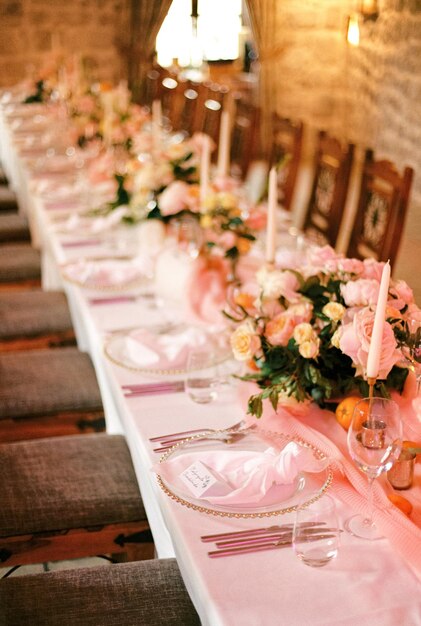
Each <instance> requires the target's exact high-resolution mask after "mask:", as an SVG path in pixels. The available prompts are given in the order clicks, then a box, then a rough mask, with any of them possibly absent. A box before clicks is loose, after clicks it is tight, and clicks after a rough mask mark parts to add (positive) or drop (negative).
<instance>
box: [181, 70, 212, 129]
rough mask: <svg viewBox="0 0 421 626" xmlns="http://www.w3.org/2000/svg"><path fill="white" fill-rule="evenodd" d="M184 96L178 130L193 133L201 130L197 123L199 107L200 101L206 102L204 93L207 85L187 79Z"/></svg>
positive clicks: (184, 85) (183, 90)
mask: <svg viewBox="0 0 421 626" xmlns="http://www.w3.org/2000/svg"><path fill="white" fill-rule="evenodd" d="M182 87H183V89H182V97H181V107H180V114H179V118H178V127H177V129H178V130H182V131H185V132H186V134H187V135H193V134H194V133H195V132H196V131H198V130H200V126H198V125H197V119H196V118H197V117H198V116H197V115H196V114H197V107H198V104H199V103H200V102H204V99H203V95H201V94H202V93H204V92H206V91H207V87H206V86H204V85H203V84H202V83H196V82H194V81H192V80H187V81H185V82H184V84H183V85H182Z"/></svg>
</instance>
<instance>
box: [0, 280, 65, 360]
mask: <svg viewBox="0 0 421 626" xmlns="http://www.w3.org/2000/svg"><path fill="white" fill-rule="evenodd" d="M74 344H75V334H74V330H73V324H72V319H71V316H70V311H69V307H68V305H67V299H66V296H65V295H64V293H61V292H54V291H41V290H39V289H30V290H24V291H0V352H10V351H16V350H33V349H37V348H38V349H39V348H52V347H57V346H64V345H74Z"/></svg>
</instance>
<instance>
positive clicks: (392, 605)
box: [0, 116, 421, 626]
mask: <svg viewBox="0 0 421 626" xmlns="http://www.w3.org/2000/svg"><path fill="white" fill-rule="evenodd" d="M0 150H1V159H2V162H3V164H4V166H5V168H6V172H7V174H8V176H9V177H10V178H11V180H12V184H13V186H14V188H15V189H16V190H17V192H18V196H19V199H20V200H21V202H22V210H23V211H24V212H25V213H27V215H28V217H29V219H30V223H31V226H32V228H33V233H34V237H35V243H36V245H37V246H39V247H40V248H41V249H42V252H43V268H44V280H45V284H46V286H48V287H50V288H51V287H54V288H57V287H60V288H62V289H64V290H65V292H66V294H67V296H68V299H69V304H70V308H71V312H72V316H73V320H74V324H75V328H76V332H77V337H78V342H79V347H80V348H81V349H82V350H85V351H87V352H89V354H90V355H91V358H92V360H93V363H94V366H95V369H96V372H97V376H98V381H99V385H100V388H101V392H102V396H103V401H104V406H105V411H106V419H107V428H108V431H109V432H123V433H125V435H126V437H127V442H128V445H129V447H130V451H131V454H132V458H133V463H134V466H135V470H136V474H137V477H138V480H139V485H140V488H141V492H142V497H143V499H144V503H145V508H146V511H147V514H148V518H149V521H150V525H151V528H152V532H153V536H154V540H155V545H156V549H157V554H158V556H159V557H171V556H174V555H175V556H176V557H177V560H178V563H179V566H180V569H181V572H182V575H183V578H184V581H185V583H186V586H187V589H188V591H189V593H190V595H191V598H192V600H193V602H194V604H195V606H196V608H197V611H198V613H199V615H200V617H201V620H202V623H203V624H205V625H207V624H209V625H212V626H238V625H241V626H275V625H285V626H307V625H310V624H311V625H312V626H314V625H317V624H325V625H327V624H331V625H332V626H333V625H335V626H339V625H341V626H345V625H346V626H363V625H367V626H368V625H370V626H375V625H376V626H377V625H378V626H388V625H389V626H396V625H397V624H402V625H405V626H412V625H414V626H415V625H417V624H420V625H421V582H420V581H419V580H418V579H417V577H416V576H415V575H414V573H413V572H412V571H411V569H410V568H409V567H408V566H407V564H406V563H405V562H404V561H403V559H402V558H401V557H400V556H399V555H398V554H397V552H396V551H395V550H394V549H393V547H391V546H390V545H389V543H388V542H387V540H379V541H376V542H372V543H371V542H367V541H363V540H359V539H356V538H354V537H352V536H350V535H348V534H347V533H343V536H342V546H341V548H340V551H339V555H338V557H337V559H336V560H335V561H333V562H332V563H331V564H329V565H328V566H327V567H325V568H321V569H313V568H310V567H307V566H305V565H303V564H302V563H300V562H299V561H298V560H297V559H296V557H295V556H294V554H293V552H292V550H291V549H283V550H273V551H267V552H261V553H258V554H253V555H246V556H237V557H230V558H223V559H217V560H211V559H209V558H208V556H207V551H208V550H209V549H210V547H209V545H208V544H204V543H202V542H201V541H200V535H204V534H211V533H217V532H226V531H229V530H237V529H246V528H250V527H258V526H263V525H268V526H269V525H271V524H272V523H277V522H279V521H281V522H286V521H290V520H291V517H290V516H289V517H288V516H282V518H281V519H280V520H279V519H278V518H276V519H273V518H268V519H266V520H265V519H263V520H259V519H257V520H236V519H225V518H224V519H222V518H217V517H213V516H209V515H205V514H202V513H199V512H196V511H192V510H190V509H188V508H185V507H183V506H181V505H180V504H178V503H176V502H174V501H173V500H171V499H169V498H168V497H167V496H166V495H165V494H164V493H163V492H161V490H160V488H159V486H158V485H157V481H156V478H155V474H154V473H153V472H152V470H151V467H152V465H153V464H155V463H156V462H157V460H158V458H159V456H158V455H157V454H156V453H154V452H153V451H152V446H151V444H150V442H149V438H150V437H152V436H156V435H158V434H164V433H169V432H179V431H183V430H187V429H190V428H199V427H202V426H203V427H213V428H223V427H226V426H228V425H230V424H232V423H235V422H237V421H238V420H239V419H241V418H242V417H243V409H242V407H241V405H240V403H239V401H238V398H237V395H236V391H235V389H234V388H229V389H228V388H227V389H226V390H225V391H224V392H223V393H222V394H221V395H220V396H219V398H218V399H217V400H216V401H215V402H214V403H211V404H209V405H203V406H199V405H196V404H194V403H193V402H192V401H191V400H190V399H189V398H188V397H187V396H186V395H185V394H184V393H173V394H166V395H162V396H144V397H138V398H131V399H128V398H125V397H124V395H123V392H122V388H121V385H122V384H128V383H140V382H142V381H143V382H145V380H147V379H146V377H145V376H144V375H141V374H140V373H136V372H133V371H129V370H128V369H125V368H123V367H120V366H118V365H115V364H113V363H111V362H110V361H109V360H108V359H107V358H106V357H105V355H104V350H103V343H104V338H105V337H106V336H107V333H109V332H110V331H112V330H115V329H119V328H122V327H132V326H135V325H139V326H142V325H147V324H150V322H151V320H155V321H160V320H163V321H165V320H166V319H168V317H167V316H168V313H167V312H165V311H164V310H160V309H153V308H152V309H151V304H150V302H148V300H141V299H139V300H136V301H133V302H119V303H115V304H107V305H92V304H90V302H89V299H90V298H92V297H93V296H95V297H98V296H99V295H104V294H98V292H88V291H86V290H84V289H82V288H80V287H78V286H76V285H74V284H70V283H68V282H63V281H62V279H61V275H60V271H59V265H60V264H61V263H63V262H68V261H70V260H72V259H78V258H80V257H81V256H85V255H86V256H102V255H104V254H107V252H109V244H108V243H105V244H102V245H93V246H81V247H74V248H64V247H63V246H62V245H61V244H62V243H63V241H65V240H66V241H68V240H71V239H72V238H73V239H77V236H76V235H73V236H72V235H65V236H63V235H59V234H57V233H55V232H53V229H52V224H51V218H52V216H53V215H54V212H53V211H51V210H48V211H47V210H46V209H45V206H44V200H45V198H44V199H43V198H42V197H41V196H38V195H36V194H35V193H33V192H31V189H32V186H31V171H30V168H28V167H26V166H25V164H24V162H23V161H22V159H20V158H19V156H18V153H17V151H16V149H15V147H14V144H13V135H12V133H11V132H10V128H9V126H8V124H7V121H6V120H5V118H4V116H3V117H0ZM75 392H76V393H77V390H75ZM332 419H333V418H332ZM338 510H339V513H340V517H341V518H342V519H344V518H346V517H348V516H349V515H350V514H351V511H350V510H347V509H346V508H345V507H344V506H343V505H342V504H340V503H339V502H338ZM414 550H418V551H419V550H420V546H419V545H417V546H414ZM420 558H421V555H420ZM122 626H123V625H122Z"/></svg>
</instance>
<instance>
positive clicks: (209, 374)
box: [185, 348, 218, 404]
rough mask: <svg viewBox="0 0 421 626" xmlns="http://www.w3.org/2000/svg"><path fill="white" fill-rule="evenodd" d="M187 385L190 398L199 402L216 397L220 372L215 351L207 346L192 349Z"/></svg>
mask: <svg viewBox="0 0 421 626" xmlns="http://www.w3.org/2000/svg"><path fill="white" fill-rule="evenodd" d="M185 387H186V391H187V393H188V395H189V396H190V398H191V399H192V400H194V402H198V403H199V404H207V403H209V402H212V400H215V399H216V397H217V395H218V391H217V387H218V372H217V366H216V357H215V355H214V353H213V352H210V351H209V350H206V348H203V349H197V350H190V352H189V354H188V357H187V375H186V383H185Z"/></svg>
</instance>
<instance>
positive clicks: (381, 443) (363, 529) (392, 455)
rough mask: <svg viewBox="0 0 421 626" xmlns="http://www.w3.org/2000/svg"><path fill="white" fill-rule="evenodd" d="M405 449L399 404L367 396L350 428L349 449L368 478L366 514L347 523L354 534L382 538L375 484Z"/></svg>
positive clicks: (358, 405) (355, 413)
mask: <svg viewBox="0 0 421 626" xmlns="http://www.w3.org/2000/svg"><path fill="white" fill-rule="evenodd" d="M401 448H402V422H401V418H400V412H399V407H398V405H397V404H396V402H394V401H393V400H389V399H386V398H371V399H368V398H367V399H364V400H361V401H360V402H358V403H357V404H356V406H355V408H354V412H353V415H352V420H351V424H350V427H349V429H348V450H349V453H350V455H351V458H352V460H353V461H354V463H355V464H356V465H357V467H358V469H359V470H361V471H362V472H364V474H367V478H368V487H369V489H368V510H367V514H366V516H362V515H354V516H353V517H351V518H350V519H348V520H347V521H346V522H345V528H346V529H347V530H348V532H350V533H351V534H352V535H355V536H356V537H360V538H362V539H380V538H381V535H380V534H379V532H378V529H377V528H376V526H375V524H374V523H373V483H374V480H375V479H376V478H377V477H378V476H380V474H381V473H382V472H387V471H388V470H389V469H390V468H391V467H392V465H393V463H394V462H395V461H396V460H397V458H398V457H399V454H400V451H401Z"/></svg>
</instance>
